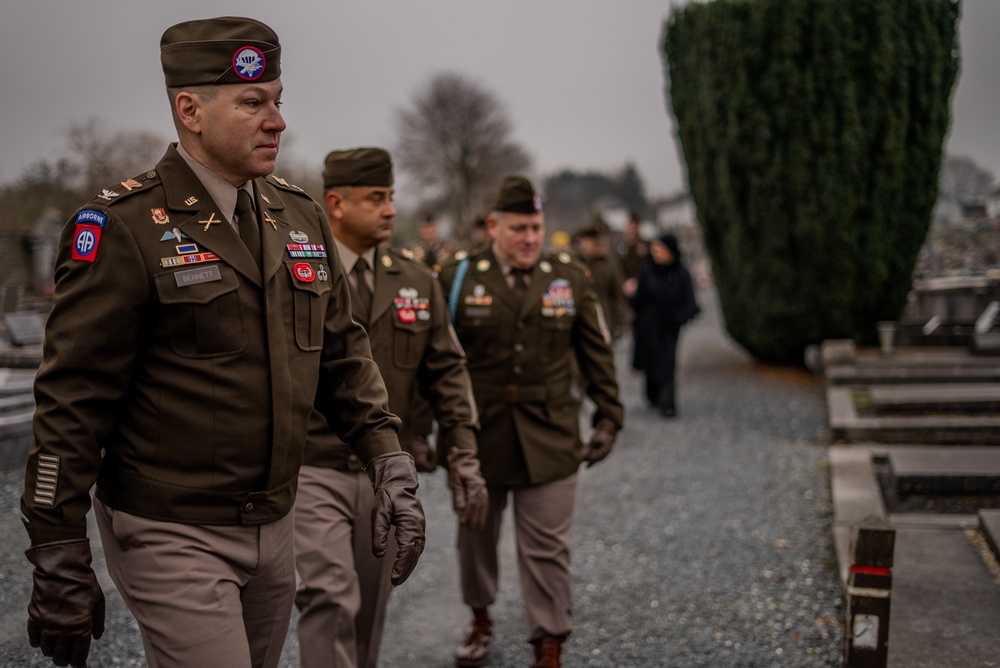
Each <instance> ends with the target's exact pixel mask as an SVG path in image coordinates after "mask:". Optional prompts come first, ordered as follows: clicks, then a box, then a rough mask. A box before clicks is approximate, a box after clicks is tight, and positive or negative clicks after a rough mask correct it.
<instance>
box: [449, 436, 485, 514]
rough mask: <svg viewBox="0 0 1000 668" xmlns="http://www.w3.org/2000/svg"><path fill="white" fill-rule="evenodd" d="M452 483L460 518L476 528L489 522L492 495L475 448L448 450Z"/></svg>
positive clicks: (453, 497) (450, 480)
mask: <svg viewBox="0 0 1000 668" xmlns="http://www.w3.org/2000/svg"><path fill="white" fill-rule="evenodd" d="M448 487H450V488H451V498H452V501H453V503H454V506H455V512H456V513H458V522H459V524H461V525H462V526H465V527H468V528H469V529H471V530H473V531H479V530H480V529H482V528H483V527H484V526H486V513H487V511H488V510H489V507H490V495H489V493H488V492H487V491H486V481H485V480H483V475H482V473H480V472H479V458H478V457H477V456H476V451H475V450H466V449H459V448H452V449H451V450H450V451H449V452H448Z"/></svg>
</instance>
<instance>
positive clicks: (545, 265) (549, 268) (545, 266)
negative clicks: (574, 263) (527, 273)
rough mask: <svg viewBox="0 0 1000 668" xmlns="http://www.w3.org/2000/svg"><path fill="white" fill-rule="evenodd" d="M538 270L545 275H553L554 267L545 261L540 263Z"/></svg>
mask: <svg viewBox="0 0 1000 668" xmlns="http://www.w3.org/2000/svg"><path fill="white" fill-rule="evenodd" d="M538 268H539V269H541V270H542V273H543V274H550V273H552V265H551V264H549V263H548V262H546V261H545V260H542V261H541V262H539V263H538Z"/></svg>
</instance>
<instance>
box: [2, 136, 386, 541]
mask: <svg viewBox="0 0 1000 668" xmlns="http://www.w3.org/2000/svg"><path fill="white" fill-rule="evenodd" d="M253 187H254V191H255V193H256V208H257V212H258V218H259V219H260V226H261V228H262V230H261V232H262V237H263V239H262V247H263V260H262V262H263V272H261V270H260V269H258V267H257V265H256V264H255V262H254V260H253V258H252V256H251V255H250V252H249V251H248V250H247V249H246V246H245V245H244V244H243V242H242V241H241V240H240V238H239V236H238V234H237V232H236V230H235V229H234V228H233V227H232V226H231V225H230V224H229V223H228V221H225V220H222V216H221V214H220V212H219V209H218V207H217V205H216V204H215V203H214V202H213V201H212V199H211V197H210V196H209V195H208V193H207V192H206V190H205V189H204V186H203V185H202V184H201V182H200V181H199V180H198V178H197V177H196V176H195V174H194V173H193V172H192V171H191V169H190V168H189V167H188V165H187V163H186V162H184V159H183V158H182V157H181V156H180V155H179V154H178V153H177V151H176V149H175V148H174V146H171V147H170V148H169V149H168V150H167V153H166V155H165V156H164V157H163V159H162V160H161V161H160V163H159V164H158V165H157V166H156V168H155V170H153V171H150V172H147V173H146V174H144V175H141V176H137V177H135V178H134V179H129V180H127V181H123V182H122V183H121V184H116V185H115V186H113V187H110V188H108V189H106V190H104V191H103V192H102V193H101V194H100V195H98V196H97V197H95V198H94V199H93V200H91V202H90V203H89V204H87V205H86V206H85V207H84V208H83V209H81V210H80V211H78V212H77V213H76V214H74V216H73V217H72V218H71V219H70V221H69V223H68V225H67V227H66V229H65V231H64V233H63V235H62V238H61V240H60V245H59V251H58V256H57V260H56V270H55V281H56V287H55V295H54V300H53V307H52V312H51V315H50V316H49V318H48V321H47V324H46V332H45V343H44V352H43V361H42V364H41V367H40V369H39V371H38V375H37V377H36V381H35V401H36V406H37V407H36V412H35V418H34V442H33V444H32V446H31V449H30V452H29V456H28V462H27V470H26V485H25V493H24V495H23V497H22V500H21V509H22V512H23V513H24V517H25V523H26V526H27V528H28V533H29V535H30V536H31V540H32V543H33V544H39V543H45V542H50V541H54V540H61V539H68V538H79V537H83V536H85V535H86V519H85V516H86V513H87V511H88V509H89V507H90V495H89V494H90V490H91V488H92V487H93V486H94V484H95V482H96V484H97V496H98V497H99V498H100V499H101V500H102V501H104V502H105V503H107V504H108V505H109V506H111V507H113V508H116V509H119V510H122V511H124V512H127V513H132V514H135V515H139V516H142V517H147V518H151V519H156V520H163V521H173V522H182V523H193V524H260V523H264V522H269V521H273V520H275V519H278V518H280V517H282V516H283V515H285V514H286V513H287V512H288V511H289V510H290V509H291V507H292V503H293V501H294V496H295V489H296V481H297V476H298V470H299V466H300V465H301V464H302V458H303V447H304V445H305V441H306V428H307V424H308V418H309V414H310V412H311V410H312V409H313V406H314V405H315V407H316V408H317V409H318V410H320V411H321V412H322V413H323V414H324V415H325V416H326V418H327V419H328V421H329V422H330V424H332V425H334V427H335V429H336V430H337V431H338V433H340V434H341V435H342V436H343V438H344V440H346V441H347V442H349V443H352V444H353V445H354V447H355V451H356V452H357V453H359V455H360V456H361V458H362V459H363V460H364V461H368V460H370V459H371V458H373V457H375V456H377V455H379V454H383V453H386V452H392V451H397V450H398V449H399V445H398V442H397V437H396V432H397V430H398V427H399V421H398V419H397V418H396V417H395V416H393V415H392V414H391V413H389V411H388V408H387V395H386V390H385V386H384V385H383V383H382V379H381V377H380V376H379V373H378V368H377V367H376V366H375V363H374V362H373V361H372V359H371V351H370V347H369V343H368V337H367V336H366V335H365V332H364V330H363V329H362V328H361V327H360V326H359V325H358V324H357V323H355V322H354V320H353V319H352V318H351V314H350V309H349V308H348V305H349V303H350V296H349V289H348V284H347V282H346V279H345V278H344V275H343V271H342V268H341V266H340V260H339V256H338V255H337V253H336V250H335V246H334V240H333V237H332V234H331V232H330V230H329V227H328V225H327V221H326V216H325V215H324V213H323V211H322V209H320V207H319V206H318V205H317V204H316V203H315V202H314V201H313V200H311V199H310V198H309V197H308V196H306V195H305V194H304V193H302V192H301V191H300V190H299V189H298V188H296V187H295V186H289V185H288V184H287V183H285V182H284V181H283V180H281V179H276V178H275V177H273V176H270V177H267V178H266V179H255V180H254V182H253ZM220 221H221V222H220ZM178 234H180V235H181V238H180V239H178V238H177V235H178ZM192 245H193V246H195V247H196V248H192ZM302 246H306V248H307V249H306V250H302V249H301V247H302ZM205 253H208V254H209V255H207V256H206V255H204V254H205ZM189 259H195V260H197V259H202V260H205V261H200V262H193V263H188V260H189ZM262 273H263V276H262Z"/></svg>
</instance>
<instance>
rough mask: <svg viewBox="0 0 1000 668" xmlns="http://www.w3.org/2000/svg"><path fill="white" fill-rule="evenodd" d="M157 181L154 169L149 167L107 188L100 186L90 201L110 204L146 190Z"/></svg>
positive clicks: (105, 204)
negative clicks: (145, 170)
mask: <svg viewBox="0 0 1000 668" xmlns="http://www.w3.org/2000/svg"><path fill="white" fill-rule="evenodd" d="M159 182H160V177H159V175H158V174H157V173H156V170H152V169H151V170H149V171H148V172H143V173H142V174H139V175H137V176H133V177H132V178H130V179H126V180H124V181H119V182H118V183H116V184H114V185H112V186H110V187H108V188H102V189H101V192H100V193H98V194H97V195H95V196H94V198H93V199H91V200H90V201H91V202H94V203H97V204H103V205H104V206H112V205H114V204H116V203H118V202H120V201H122V200H123V199H126V198H127V197H129V196H130V195H134V194H136V193H138V192H142V191H143V190H148V189H149V187H150V186H152V185H156V184H158V183H159Z"/></svg>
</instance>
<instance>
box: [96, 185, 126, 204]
mask: <svg viewBox="0 0 1000 668" xmlns="http://www.w3.org/2000/svg"><path fill="white" fill-rule="evenodd" d="M98 197H100V198H101V199H106V200H108V201H109V202H110V201H111V200H113V199H114V198H116V197H121V195H120V194H119V193H116V192H115V191H114V190H108V189H107V188H104V189H102V190H101V194H100V195H98Z"/></svg>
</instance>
